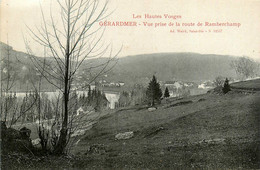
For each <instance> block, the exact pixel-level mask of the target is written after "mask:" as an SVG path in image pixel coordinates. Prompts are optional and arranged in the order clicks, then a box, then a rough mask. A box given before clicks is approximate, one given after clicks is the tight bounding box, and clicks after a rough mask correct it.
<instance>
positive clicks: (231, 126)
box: [2, 84, 260, 169]
mask: <svg viewBox="0 0 260 170" xmlns="http://www.w3.org/2000/svg"><path fill="white" fill-rule="evenodd" d="M231 87H232V85H231ZM254 87H256V84H254ZM259 101H260V92H259V91H253V92H252V91H245V90H242V91H239V90H232V91H230V92H228V93H227V94H225V95H224V94H216V93H208V94H205V95H199V96H191V97H187V98H182V99H174V98H171V99H169V100H168V101H166V102H165V103H162V104H161V105H158V107H157V110H154V111H148V110H147V107H146V106H135V107H129V108H124V109H121V110H117V111H116V112H114V113H111V114H106V115H105V114H104V116H103V117H102V118H101V119H100V120H99V121H98V122H97V123H96V124H95V125H94V126H93V128H92V129H91V130H89V131H87V133H86V134H85V135H83V136H82V137H81V139H80V140H78V141H77V142H76V145H74V147H73V148H72V153H71V155H70V156H63V157H55V156H36V155H34V156H33V155H32V154H28V155H19V154H15V155H11V154H9V155H4V156H3V157H2V160H3V163H4V164H3V169H14V168H18V167H19V168H22V169H25V168H26V169H28V168H31V169H35V168H38V169H59V168H60V169H63V168H74V169H85V168H89V169H104V168H108V169H131V168H134V169H140V168H141V169H142V168H145V169H146V168H148V169H167V168H168V169H176V168H181V169H184V168H185V169H190V168H197V169H202V168H210V169H212V168H217V169H227V168H228V169H230V168H232V169H238V168H245V169H257V168H259V147H258V146H259V142H260V141H259V138H258V137H259V134H258V132H259V120H260V118H259V111H260V106H259ZM123 132H133V133H134V136H133V137H132V138H130V139H125V140H116V138H115V135H117V134H118V133H123ZM18 158H19V159H18Z"/></svg>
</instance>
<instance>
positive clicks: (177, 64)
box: [113, 53, 235, 81]
mask: <svg viewBox="0 0 260 170" xmlns="http://www.w3.org/2000/svg"><path fill="white" fill-rule="evenodd" d="M234 59H235V57H233V56H227V55H213V54H198V53H157V54H144V55H136V56H127V57H124V58H121V59H120V60H119V61H118V64H117V65H116V67H115V68H114V69H113V73H114V74H113V75H114V76H117V78H119V79H124V80H125V81H131V80H136V79H142V78H145V77H151V76H152V75H153V74H156V75H157V77H159V78H160V80H165V81H166V80H172V79H177V80H184V81H200V80H213V79H215V78H216V77H217V76H219V75H221V76H224V77H234V76H235V71H234V70H233V69H232V68H231V67H230V62H231V61H232V60H234Z"/></svg>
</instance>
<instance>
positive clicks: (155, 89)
mask: <svg viewBox="0 0 260 170" xmlns="http://www.w3.org/2000/svg"><path fill="white" fill-rule="evenodd" d="M146 96H147V98H148V101H149V104H151V105H152V106H154V104H155V102H160V98H161V97H162V90H161V87H160V84H159V83H158V82H157V80H156V77H155V76H154V75H153V78H152V80H151V81H150V83H149V85H148V88H147V91H146Z"/></svg>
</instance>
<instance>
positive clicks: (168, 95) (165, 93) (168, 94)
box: [164, 87, 170, 98]
mask: <svg viewBox="0 0 260 170" xmlns="http://www.w3.org/2000/svg"><path fill="white" fill-rule="evenodd" d="M164 97H165V98H168V97H170V93H169V89H168V87H166V89H165V91H164Z"/></svg>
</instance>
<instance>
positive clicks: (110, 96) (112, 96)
mask: <svg viewBox="0 0 260 170" xmlns="http://www.w3.org/2000/svg"><path fill="white" fill-rule="evenodd" d="M42 93H44V94H46V95H47V96H48V99H50V100H52V99H54V100H55V99H58V97H60V96H62V93H61V92H59V91H55V92H40V94H41V95H42ZM76 93H77V94H78V95H79V96H80V95H83V94H85V96H88V91H77V92H76ZM16 96H17V97H18V98H23V97H25V96H26V93H25V92H16ZM105 96H106V98H107V100H108V102H109V108H110V109H115V105H116V103H117V102H118V100H119V97H120V93H119V92H112V91H105Z"/></svg>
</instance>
